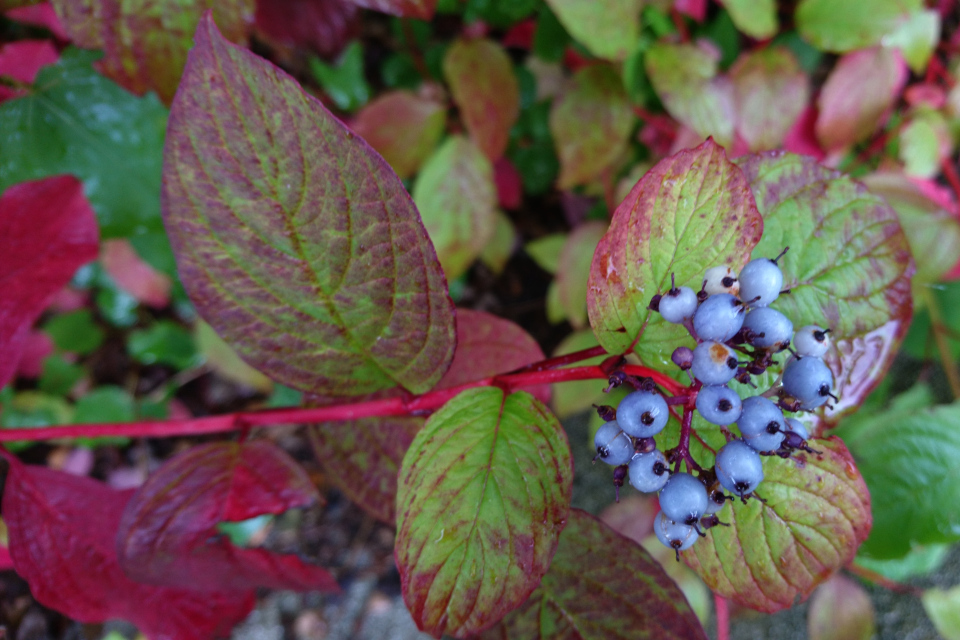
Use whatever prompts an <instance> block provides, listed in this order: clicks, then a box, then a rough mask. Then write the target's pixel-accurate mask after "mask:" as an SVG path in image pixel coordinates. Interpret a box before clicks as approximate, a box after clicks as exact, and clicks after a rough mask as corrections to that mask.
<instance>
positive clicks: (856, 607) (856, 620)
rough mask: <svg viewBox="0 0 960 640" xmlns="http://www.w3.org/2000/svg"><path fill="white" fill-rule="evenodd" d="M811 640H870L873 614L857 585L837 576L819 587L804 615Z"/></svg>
mask: <svg viewBox="0 0 960 640" xmlns="http://www.w3.org/2000/svg"><path fill="white" fill-rule="evenodd" d="M807 629H808V631H809V636H810V640H870V639H871V638H873V636H874V633H875V632H876V612H875V611H874V609H873V602H871V601H870V596H869V595H868V594H867V592H866V591H865V590H864V588H863V587H861V586H860V585H859V584H858V583H856V582H854V581H853V580H851V579H850V578H847V577H846V576H843V575H840V574H837V575H835V576H833V577H832V578H830V579H829V580H827V581H826V582H824V583H823V584H822V585H820V586H819V587H818V588H817V590H816V591H814V592H813V597H811V598H810V608H809V610H808V611H807Z"/></svg>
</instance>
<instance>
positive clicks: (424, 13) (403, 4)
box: [351, 0, 438, 20]
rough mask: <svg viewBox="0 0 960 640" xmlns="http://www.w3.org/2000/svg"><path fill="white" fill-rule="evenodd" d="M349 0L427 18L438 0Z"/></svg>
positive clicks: (388, 10)
mask: <svg viewBox="0 0 960 640" xmlns="http://www.w3.org/2000/svg"><path fill="white" fill-rule="evenodd" d="M351 2H353V3H354V4H358V5H360V6H361V7H366V8H367V9H373V10H375V11H382V12H384V13H390V14H393V15H395V16H402V17H404V18H420V19H421V20H429V19H430V18H432V17H433V12H434V11H436V9H437V2H438V0H351Z"/></svg>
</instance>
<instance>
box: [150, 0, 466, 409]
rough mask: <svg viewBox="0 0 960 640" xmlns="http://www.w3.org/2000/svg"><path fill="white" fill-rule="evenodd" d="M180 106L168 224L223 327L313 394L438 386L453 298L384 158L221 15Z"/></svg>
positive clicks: (447, 354) (192, 289) (203, 32)
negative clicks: (225, 28)
mask: <svg viewBox="0 0 960 640" xmlns="http://www.w3.org/2000/svg"><path fill="white" fill-rule="evenodd" d="M170 117H171V120H170V127H169V131H168V136H167V146H166V150H165V158H164V177H165V180H164V191H163V210H164V217H165V222H166V225H167V229H168V231H169V234H170V238H171V244H172V245H173V248H174V251H175V253H176V254H177V263H178V267H179V270H180V275H181V278H182V279H183V281H184V284H185V285H186V287H187V291H188V293H189V294H190V296H191V299H192V300H193V302H194V304H195V305H196V307H197V310H198V311H199V313H200V314H201V316H203V317H204V318H205V319H206V320H207V321H208V322H209V323H210V325H211V326H213V327H214V329H216V330H217V333H218V334H220V335H221V337H223V338H224V339H225V340H226V341H227V342H228V343H230V344H231V346H233V347H234V348H236V349H237V351H238V353H239V354H240V355H241V356H242V357H243V358H244V359H245V360H246V361H247V362H249V363H250V364H252V365H254V366H256V367H257V368H258V369H260V370H261V371H263V372H264V373H267V374H268V375H270V376H271V377H272V378H274V379H275V380H278V381H279V382H282V383H283V384H286V385H287V386H291V387H294V388H298V389H302V390H305V391H311V392H314V393H324V394H330V395H336V394H339V395H347V394H362V393H370V392H373V391H376V390H377V389H383V388H389V387H392V386H394V385H396V384H398V383H399V384H401V385H403V386H405V387H406V388H408V389H409V390H411V391H414V392H422V391H425V390H426V389H429V388H430V387H432V386H433V385H434V384H435V383H436V381H437V380H439V379H440V376H441V375H442V374H443V372H444V371H445V370H446V368H447V365H448V364H449V361H450V358H451V357H452V356H453V347H454V335H453V331H454V324H453V308H452V304H451V302H450V299H449V297H448V295H447V287H446V281H445V279H444V277H443V273H442V272H441V270H440V267H439V264H438V263H437V261H436V257H435V253H434V250H433V247H432V245H431V244H430V241H429V238H428V237H427V235H426V232H425V230H424V228H423V226H422V224H421V222H420V219H419V216H418V215H417V210H416V208H415V207H414V205H413V202H412V201H411V200H410V198H409V196H408V195H407V193H406V191H404V189H403V185H402V184H401V183H400V181H399V180H398V179H397V177H396V174H394V173H393V172H392V171H391V170H390V168H389V167H388V166H387V165H386V163H385V162H384V161H383V160H382V158H381V157H380V156H379V155H378V154H376V153H375V152H374V151H373V150H372V149H370V147H369V146H367V144H366V143H364V142H363V141H362V140H360V139H358V138H357V136H356V135H355V134H353V133H352V132H350V131H349V130H348V129H346V128H345V127H344V126H343V125H342V124H340V123H339V121H338V120H337V119H336V118H334V117H333V116H332V115H331V114H330V113H329V112H328V111H327V110H326V109H324V107H323V106H322V105H321V104H320V103H319V102H318V101H317V100H315V99H314V98H312V97H310V96H308V95H306V94H305V93H304V92H303V91H302V90H301V88H300V85H299V84H298V83H297V82H296V81H295V80H294V79H292V78H291V77H289V76H287V75H286V74H284V73H283V72H282V71H280V70H278V69H277V68H276V67H274V66H273V65H271V64H270V63H268V62H266V61H264V60H262V59H261V58H258V57H256V56H255V55H253V54H252V53H250V52H249V51H246V50H244V49H240V48H239V47H236V46H234V45H232V44H230V43H228V42H227V41H226V40H224V39H223V37H222V36H220V35H219V33H218V32H217V30H216V27H215V26H214V24H213V22H212V20H211V19H210V18H209V16H206V17H204V18H203V20H201V23H200V27H199V28H198V30H197V45H196V47H194V49H193V50H192V51H191V52H190V59H189V61H188V62H187V69H186V71H185V72H184V79H183V81H182V82H181V87H180V91H179V92H178V94H177V99H176V100H175V101H174V104H173V108H172V110H171V116H170Z"/></svg>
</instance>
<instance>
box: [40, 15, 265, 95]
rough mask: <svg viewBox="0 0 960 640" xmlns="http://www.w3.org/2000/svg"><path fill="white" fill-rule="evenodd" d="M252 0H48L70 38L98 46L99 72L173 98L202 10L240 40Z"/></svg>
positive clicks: (232, 38) (140, 91) (135, 89)
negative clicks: (144, 1)
mask: <svg viewBox="0 0 960 640" xmlns="http://www.w3.org/2000/svg"><path fill="white" fill-rule="evenodd" d="M254 4H255V2H254V0H228V1H227V2H213V1H212V0H187V1H186V2H184V1H183V0H154V1H153V2H150V3H149V6H148V7H144V6H142V5H140V4H138V3H129V2H121V1H120V0H53V6H54V8H55V9H56V11H57V17H59V18H60V21H61V22H62V23H63V25H64V27H65V28H66V30H67V34H68V35H69V36H70V39H71V40H73V42H74V43H75V44H76V45H78V46H80V47H84V48H86V49H102V50H103V52H104V58H103V60H101V61H100V62H99V63H98V66H99V69H100V71H102V72H103V74H104V75H105V76H107V77H108V78H110V79H112V80H113V81H114V82H116V83H117V84H119V85H120V86H122V87H124V88H125V89H127V90H129V91H131V92H133V93H135V94H137V95H142V94H144V93H146V92H147V91H156V92H157V95H159V96H160V99H161V100H163V101H164V102H165V103H166V104H170V101H171V100H173V94H174V93H175V92H176V90H177V84H178V83H179V81H180V75H181V73H182V72H183V65H184V64H185V63H186V60H187V51H189V49H190V45H191V36H192V35H193V32H194V30H195V29H196V28H197V23H198V22H199V21H200V16H201V15H203V12H204V11H207V10H209V9H212V10H213V15H214V17H215V18H216V20H217V24H218V25H220V28H221V29H222V31H223V33H224V34H225V36H226V37H227V39H228V40H230V41H232V42H237V43H245V42H246V39H247V27H248V26H249V25H250V23H251V22H253V13H254Z"/></svg>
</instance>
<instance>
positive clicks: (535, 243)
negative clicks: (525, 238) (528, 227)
mask: <svg viewBox="0 0 960 640" xmlns="http://www.w3.org/2000/svg"><path fill="white" fill-rule="evenodd" d="M566 242H567V234H565V233H551V234H550V235H546V236H543V237H540V238H537V239H536V240H531V241H530V242H528V243H527V244H525V245H524V247H523V250H524V251H526V252H527V253H528V254H530V257H531V258H533V261H534V262H536V263H537V265H538V266H539V267H540V268H541V269H543V270H544V271H546V272H547V273H550V274H555V273H556V272H557V269H558V268H559V267H560V252H561V251H563V245H564V244H566Z"/></svg>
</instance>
